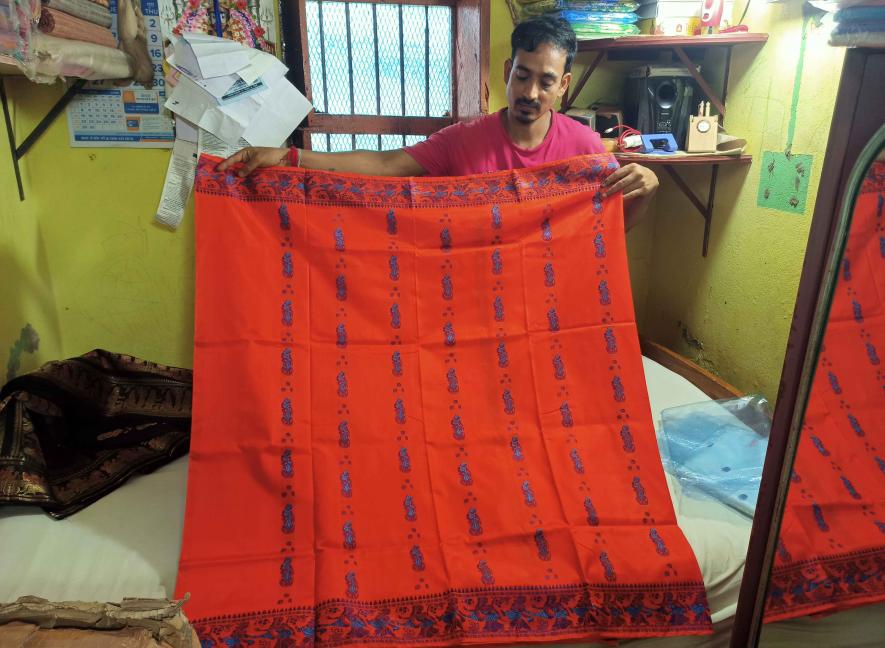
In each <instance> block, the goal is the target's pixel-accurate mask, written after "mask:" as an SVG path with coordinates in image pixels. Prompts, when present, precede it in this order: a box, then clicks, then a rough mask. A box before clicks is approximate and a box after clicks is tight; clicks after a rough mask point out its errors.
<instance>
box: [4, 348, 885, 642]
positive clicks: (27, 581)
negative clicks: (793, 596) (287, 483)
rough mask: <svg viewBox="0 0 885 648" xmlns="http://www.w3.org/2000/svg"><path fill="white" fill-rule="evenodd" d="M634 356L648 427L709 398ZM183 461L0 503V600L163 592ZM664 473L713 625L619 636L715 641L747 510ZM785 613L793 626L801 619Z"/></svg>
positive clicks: (167, 592) (738, 562) (740, 553)
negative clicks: (95, 490)
mask: <svg viewBox="0 0 885 648" xmlns="http://www.w3.org/2000/svg"><path fill="white" fill-rule="evenodd" d="M643 364H644V369H645V374H646V383H647V384H648V389H649V399H650V402H651V409H652V412H653V415H654V419H655V427H656V428H657V426H658V424H659V421H660V412H661V410H663V409H666V408H668V407H675V406H678V405H685V404H688V403H696V402H700V401H704V400H709V398H708V397H707V396H706V395H705V394H704V393H703V392H701V391H700V390H699V389H698V388H697V387H695V386H694V385H692V384H691V383H690V382H688V381H687V380H685V379H684V378H682V377H681V376H679V375H677V374H675V373H673V372H672V371H670V370H668V369H666V368H664V367H663V366H661V365H659V364H657V363H656V362H654V361H652V360H649V359H648V358H643ZM187 466H188V458H187V457H182V458H180V459H178V460H176V461H174V462H172V463H170V464H168V465H166V466H163V467H162V468H160V469H158V470H156V471H155V472H153V473H151V474H150V475H143V476H140V477H136V478H134V479H132V480H131V481H129V482H128V483H126V484H125V485H124V486H123V487H122V488H120V489H118V490H116V491H114V492H113V493H111V494H110V495H108V496H106V497H104V498H102V499H101V500H99V501H98V502H96V503H95V504H93V505H92V506H89V507H88V508H86V509H84V510H82V511H80V512H79V513H76V514H75V515H72V516H71V517H69V518H67V519H65V520H60V521H56V520H52V519H51V518H49V517H48V516H46V515H44V514H43V512H42V511H41V510H40V509H38V508H36V507H22V508H11V507H5V508H3V509H0V575H2V576H0V602H4V601H12V600H15V599H16V598H17V597H19V596H24V595H35V596H41V597H43V598H46V599H49V600H54V601H65V600H85V601H119V600H121V599H123V598H125V597H159V598H163V597H167V596H171V595H172V593H173V591H174V588H175V576H176V571H177V565H178V555H179V552H180V549H181V531H182V526H183V520H184V503H185V490H186V484H187ZM668 483H669V485H670V489H671V494H672V495H673V501H674V503H676V505H677V517H678V519H679V525H680V527H681V528H682V530H683V532H684V533H685V535H686V538H687V539H688V541H689V543H690V544H691V546H692V548H693V549H694V552H695V556H696V557H697V559H698V563H699V565H700V568H701V572H702V574H703V575H704V583H705V585H706V587H707V595H708V599H709V602H710V608H711V611H712V614H713V621H714V623H716V626H717V632H716V633H715V634H714V635H713V636H711V637H698V638H676V639H673V640H659V639H655V640H641V641H632V642H629V643H630V645H631V647H634V646H635V648H640V647H641V646H643V645H645V644H646V643H648V642H649V641H654V642H655V643H654V644H650V645H654V646H655V648H665V647H669V646H697V647H701V646H705V647H709V648H713V647H714V646H725V645H727V636H728V629H729V626H730V618H731V617H732V616H733V615H734V611H735V607H736V604H737V596H738V590H739V589H740V578H741V573H742V571H743V565H744V556H745V554H746V548H747V541H748V539H749V534H750V520H748V519H747V518H745V517H743V516H742V515H740V514H739V513H737V512H736V511H734V510H732V509H730V508H729V507H727V506H724V505H722V504H720V503H718V502H715V501H712V500H697V499H691V498H687V497H681V494H680V493H679V490H678V484H677V483H676V482H675V480H673V479H669V476H668ZM845 614H847V613H845ZM839 616H841V615H834V617H830V619H834V618H836V617H839ZM855 616H857V614H856V613H855ZM862 616H863V615H862ZM879 616H882V615H879ZM787 623H792V624H793V625H794V626H795V627H799V628H802V627H803V626H802V622H801V621H800V622H795V621H794V622H787ZM777 625H779V624H777ZM803 631H806V630H803ZM772 636H773V635H772ZM882 636H885V635H882ZM814 645H818V644H814ZM840 645H848V644H840ZM852 645H854V644H852ZM857 645H863V644H857Z"/></svg>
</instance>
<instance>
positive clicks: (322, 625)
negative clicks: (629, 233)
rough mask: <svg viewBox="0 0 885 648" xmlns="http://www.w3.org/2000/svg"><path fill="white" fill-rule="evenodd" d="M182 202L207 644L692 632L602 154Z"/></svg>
mask: <svg viewBox="0 0 885 648" xmlns="http://www.w3.org/2000/svg"><path fill="white" fill-rule="evenodd" d="M216 164H217V160H216V159H212V158H206V157H204V158H203V159H201V161H200V163H199V166H198V169H197V176H196V218H197V243H196V249H197V260H196V266H197V291H196V331H195V356H194V361H195V378H196V383H195V390H196V393H195V396H196V399H195V404H194V405H195V409H194V429H193V444H192V452H191V463H190V473H189V483H188V501H187V513H186V518H185V531H184V543H183V551H182V556H181V563H180V567H179V578H178V584H177V590H178V594H179V595H181V596H183V595H184V594H185V593H189V594H190V595H191V598H190V601H189V602H188V604H187V608H186V612H187V614H188V617H189V618H190V619H192V620H194V624H195V628H196V629H197V632H198V634H199V635H200V637H201V640H202V642H203V646H206V647H209V646H218V647H220V646H228V645H250V646H296V645H297V646H311V645H319V646H356V645H373V644H393V645H400V646H418V645H455V644H492V643H515V642H532V641H548V642H549V641H563V640H569V639H570V640H577V639H600V638H625V637H641V636H653V635H675V634H700V633H705V632H709V631H710V629H711V626H710V618H709V610H708V606H707V602H706V597H705V592H704V586H703V583H702V580H701V575H700V572H699V569H698V566H697V563H696V561H695V559H694V556H693V554H692V552H691V548H690V547H689V545H688V543H687V542H686V540H685V538H684V536H683V535H682V532H681V531H680V529H679V528H678V526H677V525H676V519H675V515H674V512H673V508H672V504H671V502H670V496H669V493H668V490H667V485H666V482H665V479H664V473H663V468H662V466H661V460H660V456H659V454H658V450H657V445H656V442H655V436H654V430H653V427H652V420H651V413H650V410H649V404H648V396H647V393H646V387H645V382H644V377H643V370H642V364H641V356H640V351H639V343H638V336H637V333H636V326H635V323H634V314H633V304H632V297H631V293H630V285H629V280H628V275H627V263H626V253H625V246H624V227H623V212H622V204H621V198H620V197H613V198H604V197H603V195H602V193H601V185H600V183H601V181H602V180H603V179H604V178H605V177H606V176H607V174H608V173H609V172H610V171H611V170H612V169H613V168H615V166H616V163H615V162H614V160H613V159H612V158H610V157H608V156H593V157H584V158H575V159H572V160H567V161H563V162H559V163H552V164H549V165H546V166H543V167H538V168H534V169H525V170H519V171H508V172H502V173H493V174H487V175H479V176H469V177H454V178H418V179H403V178H376V177H366V176H352V175H343V174H334V173H325V172H317V171H308V170H303V169H282V168H275V169H267V170H262V171H259V172H257V173H254V174H252V175H251V176H249V177H248V178H246V179H240V178H238V177H237V176H236V175H234V174H231V173H227V174H225V173H219V172H217V171H215V166H216Z"/></svg>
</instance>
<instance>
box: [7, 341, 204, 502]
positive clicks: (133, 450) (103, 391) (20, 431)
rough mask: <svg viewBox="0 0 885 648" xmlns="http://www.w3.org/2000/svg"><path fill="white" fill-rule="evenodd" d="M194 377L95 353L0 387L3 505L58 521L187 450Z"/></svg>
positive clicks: (186, 371)
mask: <svg viewBox="0 0 885 648" xmlns="http://www.w3.org/2000/svg"><path fill="white" fill-rule="evenodd" d="M190 416H191V372H190V370H189V369H178V368H175V367H166V366H164V365H159V364H156V363H153V362H146V361H144V360H139V359H138V358H133V357H132V356H126V355H120V354H116V353H110V352H108V351H102V350H100V349H99V350H95V351H91V352H89V353H87V354H84V355H82V356H80V357H77V358H71V359H69V360H59V361H55V362H49V363H46V364H45V365H43V366H42V367H40V368H39V369H38V370H37V371H33V372H31V373H28V374H25V375H23V376H19V377H17V378H13V379H12V380H10V381H9V382H8V383H6V385H4V386H3V389H2V390H0V505H3V504H30V505H35V506H41V507H43V508H44V509H45V510H46V511H47V512H48V513H49V514H50V515H51V516H52V517H54V518H63V517H66V516H68V515H71V514H72V513H75V512H77V511H79V510H80V509H81V508H83V507H84V506H88V505H89V504H91V503H92V502H94V501H95V500H97V499H98V498H100V497H103V496H104V495H107V494H108V493H109V492H111V491H112V490H114V489H115V488H118V487H119V486H120V485H122V484H123V483H124V482H125V481H126V480H127V479H129V478H130V477H131V476H133V475H135V474H137V473H139V472H149V471H150V470H153V469H155V468H158V467H159V466H161V465H163V464H165V463H168V462H169V461H172V460H173V459H175V458H176V457H179V456H181V455H183V454H185V453H186V452H187V449H188V441H189V439H190Z"/></svg>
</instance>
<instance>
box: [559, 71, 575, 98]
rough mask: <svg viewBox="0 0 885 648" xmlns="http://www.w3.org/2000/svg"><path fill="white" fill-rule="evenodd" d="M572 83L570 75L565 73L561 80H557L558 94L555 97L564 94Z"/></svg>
mask: <svg viewBox="0 0 885 648" xmlns="http://www.w3.org/2000/svg"><path fill="white" fill-rule="evenodd" d="M571 82H572V73H571V72H566V73H565V74H563V75H562V78H561V79H560V80H559V92H558V93H557V96H559V97H561V96H562V95H564V94H565V91H566V90H568V87H569V84H570V83H571Z"/></svg>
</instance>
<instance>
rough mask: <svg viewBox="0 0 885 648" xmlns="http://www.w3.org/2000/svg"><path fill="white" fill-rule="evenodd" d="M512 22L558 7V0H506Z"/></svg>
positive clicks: (554, 9)
mask: <svg viewBox="0 0 885 648" xmlns="http://www.w3.org/2000/svg"><path fill="white" fill-rule="evenodd" d="M507 3H508V5H509V6H510V12H511V14H512V15H513V20H514V22H516V21H519V20H526V19H527V18H532V17H533V16H540V15H541V14H543V13H549V12H552V11H556V10H557V9H559V0H508V2H507Z"/></svg>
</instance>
